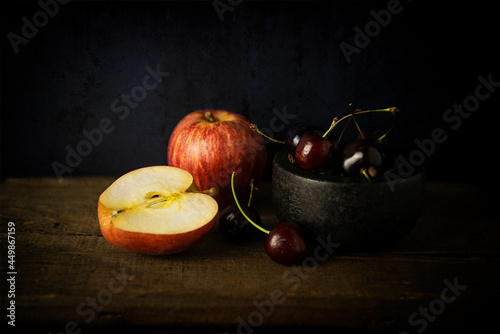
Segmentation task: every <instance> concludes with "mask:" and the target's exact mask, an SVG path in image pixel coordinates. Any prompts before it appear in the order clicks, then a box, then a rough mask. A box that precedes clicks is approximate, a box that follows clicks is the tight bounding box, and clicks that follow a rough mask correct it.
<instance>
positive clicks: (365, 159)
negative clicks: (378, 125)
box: [342, 139, 382, 175]
mask: <svg viewBox="0 0 500 334" xmlns="http://www.w3.org/2000/svg"><path fill="white" fill-rule="evenodd" d="M381 165H382V155H381V154H380V151H379V149H378V148H377V147H375V144H374V143H372V141H371V140H369V139H362V140H356V141H354V142H353V143H351V144H349V145H347V147H346V148H345V149H344V151H343V152H342V170H343V171H344V172H346V173H347V174H350V175H359V173H360V172H361V170H362V169H368V168H370V167H375V168H378V167H380V166H381Z"/></svg>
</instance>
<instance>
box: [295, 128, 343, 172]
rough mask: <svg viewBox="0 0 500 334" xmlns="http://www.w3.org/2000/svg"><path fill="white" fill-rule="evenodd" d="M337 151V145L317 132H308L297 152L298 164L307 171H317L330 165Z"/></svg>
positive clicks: (301, 140)
mask: <svg viewBox="0 0 500 334" xmlns="http://www.w3.org/2000/svg"><path fill="white" fill-rule="evenodd" d="M334 151H335V144H334V143H333V142H332V141H331V140H329V139H327V138H323V137H322V136H321V135H319V134H317V133H315V132H307V133H305V134H304V135H303V136H302V138H301V139H300V142H299V145H298V146H297V149H296V150H295V160H296V161H297V164H298V165H299V166H300V167H302V168H303V169H305V170H311V169H317V168H321V167H323V166H325V165H326V164H328V163H329V162H330V160H331V158H332V156H333V153H334Z"/></svg>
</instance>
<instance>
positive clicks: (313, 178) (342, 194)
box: [272, 150, 425, 250]
mask: <svg viewBox="0 0 500 334" xmlns="http://www.w3.org/2000/svg"><path fill="white" fill-rule="evenodd" d="M424 186H425V176H424V174H423V173H422V172H420V173H417V174H415V175H413V176H410V177H408V178H405V179H403V178H397V179H394V178H391V179H389V181H388V180H386V178H385V177H384V176H379V177H378V178H377V180H376V181H375V182H374V183H368V182H367V181H366V179H365V178H363V177H362V176H359V177H346V176H329V175H322V174H319V173H316V172H310V171H305V170H303V169H302V168H300V167H299V166H298V165H297V164H292V163H291V162H290V161H289V160H288V156H287V152H286V151H284V150H283V151H280V152H278V153H277V154H276V155H275V157H274V161H273V174H272V198H273V205H274V207H275V209H276V212H277V216H278V218H279V220H280V221H293V222H296V223H298V224H301V225H302V226H305V227H306V228H308V229H309V230H310V231H311V232H312V233H314V234H315V235H316V236H320V237H322V238H327V237H330V239H331V240H332V241H335V242H338V243H340V248H341V249H344V250H369V249H379V248H384V247H387V246H388V245H390V244H391V243H393V242H395V241H397V240H398V239H400V238H401V237H403V236H404V235H406V234H407V233H409V232H410V231H411V230H412V229H413V227H414V226H415V224H416V222H417V221H418V218H419V216H420V210H421V206H422V198H423V193H424ZM325 240H326V239H325Z"/></svg>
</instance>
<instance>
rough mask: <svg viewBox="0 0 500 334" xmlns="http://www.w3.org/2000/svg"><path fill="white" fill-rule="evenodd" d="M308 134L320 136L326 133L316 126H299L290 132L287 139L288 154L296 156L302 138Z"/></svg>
mask: <svg viewBox="0 0 500 334" xmlns="http://www.w3.org/2000/svg"><path fill="white" fill-rule="evenodd" d="M307 132H316V133H317V134H319V135H322V134H323V133H324V131H322V130H321V129H320V128H318V127H316V126H299V127H297V128H293V129H290V130H288V132H287V133H286V138H285V147H286V149H287V151H288V153H290V154H291V155H292V156H295V150H296V149H297V146H298V145H299V142H300V140H301V139H302V136H303V135H304V134H305V133H307Z"/></svg>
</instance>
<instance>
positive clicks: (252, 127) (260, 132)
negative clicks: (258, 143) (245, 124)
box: [250, 123, 285, 144]
mask: <svg viewBox="0 0 500 334" xmlns="http://www.w3.org/2000/svg"><path fill="white" fill-rule="evenodd" d="M250 129H252V130H253V131H255V132H257V133H258V134H259V135H261V136H262V137H264V138H266V139H269V140H270V141H272V142H275V143H278V144H284V143H285V142H284V141H283V140H277V139H274V138H271V137H269V136H268V135H266V134H265V133H264V132H262V131H260V130H259V128H258V127H257V125H255V124H253V123H252V124H250Z"/></svg>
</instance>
